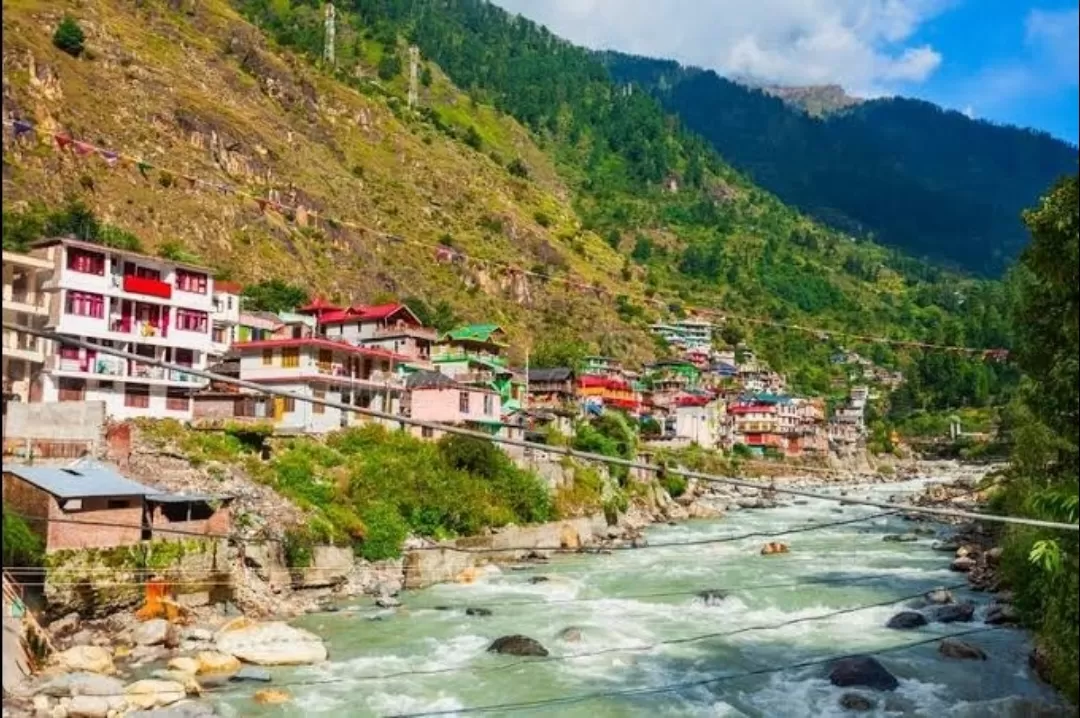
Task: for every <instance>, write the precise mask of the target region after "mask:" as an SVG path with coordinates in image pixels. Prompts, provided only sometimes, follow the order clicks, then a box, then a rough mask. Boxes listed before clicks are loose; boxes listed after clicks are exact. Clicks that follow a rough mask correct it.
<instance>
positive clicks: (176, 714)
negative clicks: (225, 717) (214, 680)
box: [124, 701, 217, 718]
mask: <svg viewBox="0 0 1080 718" xmlns="http://www.w3.org/2000/svg"><path fill="white" fill-rule="evenodd" d="M216 715H217V714H216V713H214V709H213V708H211V707H210V706H208V705H207V704H205V703H198V702H196V701H184V702H183V703H174V704H173V705H171V706H168V707H166V708H154V709H151V710H145V711H141V710H140V711H133V712H130V713H127V714H125V716H124V718H214V716H216Z"/></svg>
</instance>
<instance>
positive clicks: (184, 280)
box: [176, 269, 207, 294]
mask: <svg viewBox="0 0 1080 718" xmlns="http://www.w3.org/2000/svg"><path fill="white" fill-rule="evenodd" d="M206 283H207V277H206V275H205V274H201V273H199V272H189V271H188V270H186V269H177V270H176V288H177V289H179V290H180V291H182V292H193V293H194V294H206Z"/></svg>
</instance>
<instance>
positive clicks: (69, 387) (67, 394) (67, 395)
mask: <svg viewBox="0 0 1080 718" xmlns="http://www.w3.org/2000/svg"><path fill="white" fill-rule="evenodd" d="M85 395H86V381H85V380H83V379H71V378H68V377H60V386H59V396H58V397H57V398H58V399H59V400H60V401H82V400H83V397H84V396H85Z"/></svg>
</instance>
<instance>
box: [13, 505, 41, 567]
mask: <svg viewBox="0 0 1080 718" xmlns="http://www.w3.org/2000/svg"><path fill="white" fill-rule="evenodd" d="M44 549H45V545H44V543H43V542H42V540H41V537H40V536H39V535H38V534H36V533H35V532H34V531H33V529H31V528H30V524H29V523H27V521H26V520H25V519H24V518H22V517H21V516H16V515H14V514H12V513H8V510H7V507H6V506H5V507H4V550H3V554H4V565H5V566H37V565H39V564H40V562H41V557H42V555H43V553H44Z"/></svg>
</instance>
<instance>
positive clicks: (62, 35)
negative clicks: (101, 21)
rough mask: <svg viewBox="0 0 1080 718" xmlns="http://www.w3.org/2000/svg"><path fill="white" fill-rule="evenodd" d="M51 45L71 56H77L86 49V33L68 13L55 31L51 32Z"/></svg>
mask: <svg viewBox="0 0 1080 718" xmlns="http://www.w3.org/2000/svg"><path fill="white" fill-rule="evenodd" d="M52 41H53V45H56V47H58V48H59V49H61V50H63V51H64V52H66V53H67V54H69V55H71V56H72V57H78V56H79V55H81V54H82V53H83V50H84V49H86V46H85V44H86V35H85V34H84V33H83V29H82V28H81V27H79V23H78V21H76V20H75V18H73V17H71V16H70V15H64V19H63V20H61V21H60V25H58V26H57V28H56V32H54V33H53V38H52Z"/></svg>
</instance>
